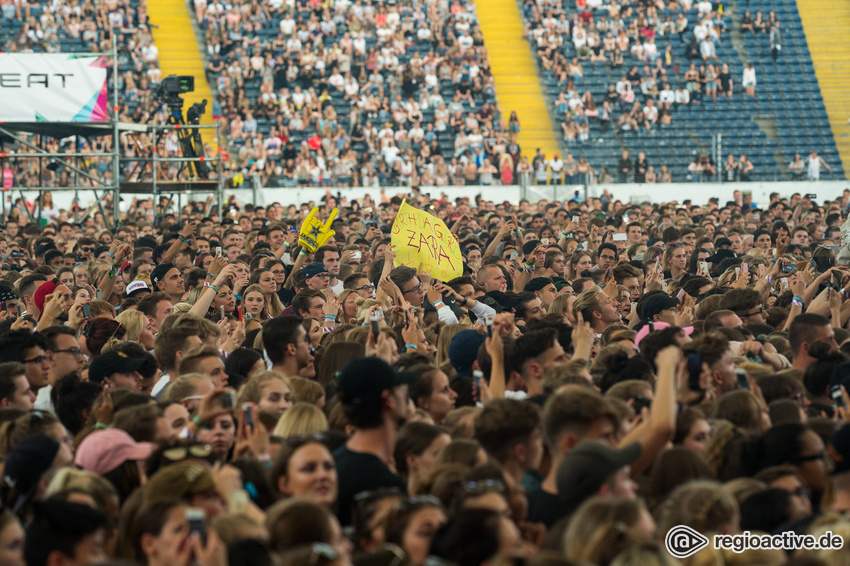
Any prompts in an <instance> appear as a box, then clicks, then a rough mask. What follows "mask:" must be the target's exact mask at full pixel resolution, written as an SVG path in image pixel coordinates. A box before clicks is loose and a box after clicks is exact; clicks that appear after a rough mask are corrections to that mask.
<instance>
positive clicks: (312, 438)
mask: <svg viewBox="0 0 850 566" xmlns="http://www.w3.org/2000/svg"><path fill="white" fill-rule="evenodd" d="M283 441H284V442H285V443H286V444H287V446H292V447H293V448H297V447H299V446H303V445H304V444H307V443H308V442H319V443H321V444H325V443H327V441H328V435H327V434H325V433H323V432H317V433H315V434H308V435H306V436H301V435H295V436H287V437H286V438H284V439H283Z"/></svg>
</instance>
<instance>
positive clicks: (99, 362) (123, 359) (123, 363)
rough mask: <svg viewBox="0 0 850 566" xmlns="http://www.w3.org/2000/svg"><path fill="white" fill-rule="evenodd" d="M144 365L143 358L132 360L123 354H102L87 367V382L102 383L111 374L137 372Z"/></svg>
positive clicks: (113, 352)
mask: <svg viewBox="0 0 850 566" xmlns="http://www.w3.org/2000/svg"><path fill="white" fill-rule="evenodd" d="M144 364H145V359H144V358H133V357H130V356H128V355H127V354H125V353H124V352H115V351H112V352H104V353H102V354H101V355H99V356H97V357H96V358H95V359H94V361H92V363H91V367H89V381H91V382H93V383H103V381H104V380H105V379H106V378H108V377H109V376H110V375H112V374H113V373H129V372H131V371H139V369H140V368H141V367H142V366H143V365H144Z"/></svg>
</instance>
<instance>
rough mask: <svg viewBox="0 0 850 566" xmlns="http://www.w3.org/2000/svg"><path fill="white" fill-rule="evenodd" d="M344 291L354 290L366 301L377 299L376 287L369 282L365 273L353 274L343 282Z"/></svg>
mask: <svg viewBox="0 0 850 566" xmlns="http://www.w3.org/2000/svg"><path fill="white" fill-rule="evenodd" d="M342 286H343V288H344V289H352V290H353V291H354V292H356V293H357V294H358V295H360V296H361V297H363V298H364V299H374V298H375V287H374V286H373V285H372V284H371V283H370V282H369V278H368V277H366V274H365V273H359V272H358V273H352V274H351V275H349V276H348V277H346V278H345V281H343V282H342Z"/></svg>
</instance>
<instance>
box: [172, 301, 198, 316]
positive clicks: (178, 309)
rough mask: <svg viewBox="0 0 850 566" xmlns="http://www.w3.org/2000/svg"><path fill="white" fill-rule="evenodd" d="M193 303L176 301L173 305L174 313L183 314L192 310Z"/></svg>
mask: <svg viewBox="0 0 850 566" xmlns="http://www.w3.org/2000/svg"><path fill="white" fill-rule="evenodd" d="M193 306H194V305H190V304H189V303H177V304H176V305H174V314H184V313H187V312H189V311H190V310H192V307H193Z"/></svg>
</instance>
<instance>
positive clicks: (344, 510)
mask: <svg viewBox="0 0 850 566" xmlns="http://www.w3.org/2000/svg"><path fill="white" fill-rule="evenodd" d="M412 381H415V379H413V378H408V377H407V376H406V375H404V374H397V373H396V372H395V371H393V369H392V368H391V367H390V366H389V365H388V364H387V363H386V362H384V361H383V360H381V359H379V358H361V359H358V360H354V361H353V362H351V363H349V364H348V365H347V366H345V368H343V370H342V372H341V373H340V375H339V377H338V378H337V392H338V393H339V397H340V401H341V402H342V407H343V411H344V412H345V416H346V418H347V419H348V421H349V422H350V423H351V424H352V425H353V426H354V434H353V435H352V436H351V438H349V439H348V442H346V443H345V444H344V445H342V446H340V447H339V448H337V449H336V450H335V451H334V460H336V470H337V477H338V478H339V497H338V499H337V501H338V504H339V519H340V522H341V523H342V524H343V525H346V524H350V523H351V509H352V504H353V503H354V497H355V495H357V494H358V493H362V492H364V491H372V490H375V489H380V488H398V489H399V490H401V491H402V492H404V491H406V490H407V484H406V483H405V482H404V481H403V480H402V479H401V478H400V477H398V476H397V475H395V474H394V473H393V471H392V470H391V469H390V468H389V466H387V462H392V461H393V446H395V441H396V437H397V436H398V430H399V428H400V427H401V426H402V424H404V421H405V418H406V417H407V406H408V402H409V397H408V392H407V387H406V385H410V383H411V382H412Z"/></svg>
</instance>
